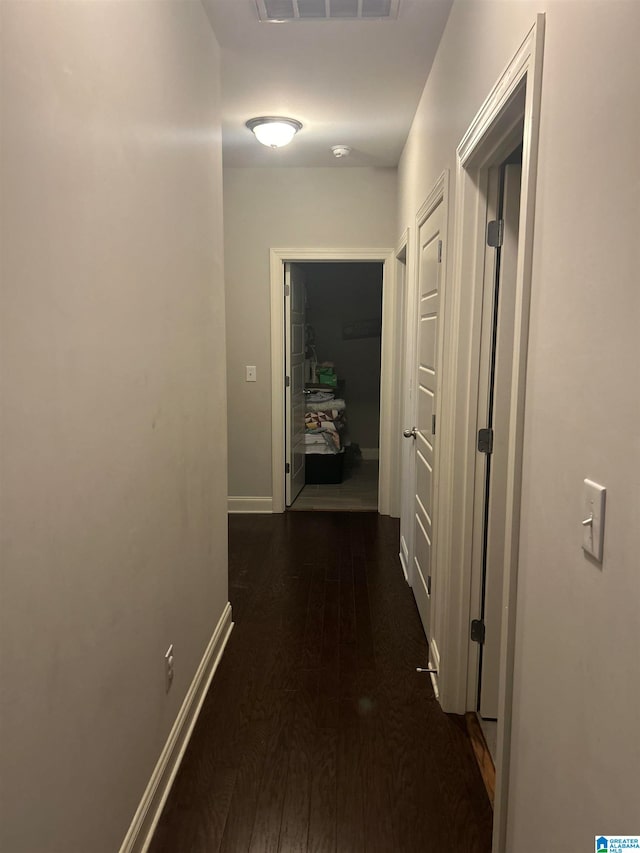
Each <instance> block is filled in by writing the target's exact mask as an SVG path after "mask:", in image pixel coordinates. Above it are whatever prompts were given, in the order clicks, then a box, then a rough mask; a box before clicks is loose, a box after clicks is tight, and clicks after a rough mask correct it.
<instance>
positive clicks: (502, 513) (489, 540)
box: [480, 164, 522, 719]
mask: <svg viewBox="0 0 640 853" xmlns="http://www.w3.org/2000/svg"><path fill="white" fill-rule="evenodd" d="M521 180H522V167H521V166H520V165H519V164H512V165H508V166H505V167H504V171H503V180H502V183H503V189H502V214H501V219H502V220H503V222H504V227H503V237H502V246H501V248H500V257H499V272H498V275H497V287H496V289H495V291H494V294H493V312H492V313H493V320H492V329H491V332H490V334H491V335H492V339H493V346H492V351H493V355H492V362H493V363H492V364H491V365H490V377H491V378H490V382H489V401H488V405H487V410H488V417H489V420H488V427H489V428H491V429H493V449H492V452H491V455H490V457H489V458H488V459H487V488H486V492H485V494H486V495H488V499H487V502H486V508H485V531H486V533H485V543H486V544H485V554H484V566H483V568H484V588H483V595H482V602H483V612H482V621H483V622H484V629H485V635H484V643H483V645H482V646H481V651H480V656H481V664H480V716H481V717H483V718H485V719H497V717H498V684H499V669H500V646H501V625H502V588H503V582H504V546H505V539H504V537H505V520H506V512H507V507H506V489H507V468H508V459H507V442H508V437H509V413H510V407H511V374H512V370H513V336H514V320H515V295H516V288H515V282H516V267H517V262H518V223H519V220H520V183H521Z"/></svg>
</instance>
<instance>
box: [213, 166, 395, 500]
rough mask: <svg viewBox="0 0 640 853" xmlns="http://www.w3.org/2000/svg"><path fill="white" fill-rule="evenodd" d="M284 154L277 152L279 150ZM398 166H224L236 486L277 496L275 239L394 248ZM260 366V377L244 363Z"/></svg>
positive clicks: (285, 243)
mask: <svg viewBox="0 0 640 853" xmlns="http://www.w3.org/2000/svg"><path fill="white" fill-rule="evenodd" d="M274 153H276V154H277V153H278V152H274ZM396 177H397V176H396V170H395V169H369V168H349V167H346V168H341V167H334V168H327V169H302V168H291V169H287V168H274V169H225V178H224V181H225V183H224V213H225V264H226V284H227V362H228V389H229V394H228V406H229V415H228V417H229V421H228V423H229V495H232V496H243V497H270V496H271V494H272V492H271V375H270V371H271V340H270V313H269V312H270V308H269V294H270V281H269V249H270V248H291V247H293V248H300V249H311V248H313V249H316V248H329V247H330V248H353V249H356V248H357V249H368V248H388V247H391V246H394V245H395V242H396V236H395V234H396V224H395V209H396ZM247 364H255V365H256V366H257V375H258V379H257V382H255V383H247V382H245V365H247Z"/></svg>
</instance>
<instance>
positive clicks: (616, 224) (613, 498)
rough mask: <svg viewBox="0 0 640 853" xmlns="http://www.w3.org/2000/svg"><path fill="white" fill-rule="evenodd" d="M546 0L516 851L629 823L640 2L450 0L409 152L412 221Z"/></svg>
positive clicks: (522, 577)
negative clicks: (591, 543) (597, 543)
mask: <svg viewBox="0 0 640 853" xmlns="http://www.w3.org/2000/svg"><path fill="white" fill-rule="evenodd" d="M539 11H546V13H547V17H546V40H545V53H544V75H543V95H542V122H541V129H540V155H539V169H538V189H537V210H536V225H535V227H536V233H535V250H534V265H533V296H532V313H531V329H530V344H529V361H528V376H527V400H526V431H525V451H524V484H523V500H522V530H521V553H520V574H519V603H518V620H519V631H518V640H517V649H516V684H515V707H514V732H513V752H512V774H511V785H510V812H509V831H508V841H507V849H508V851H509V853H533V851H537V850H540V849H541V845H542V847H543V848H544V850H545V853H567V851H574V850H575V851H577V850H586V849H591V847H590V845H593V837H594V835H595V834H601V833H605V834H607V833H620V834H623V833H632V832H634V833H637V832H638V823H637V820H638V786H637V774H638V766H639V764H640V739H639V738H638V734H637V722H638V707H640V669H639V666H638V648H637V647H638V636H640V607H639V606H638V604H639V602H640V571H639V570H638V565H639V557H638V553H639V552H640V541H639V525H638V517H639V501H638V498H639V476H638V471H639V461H640V460H639V456H638V450H639V446H640V442H639V428H638V424H639V423H640V410H639V409H640V406H639V397H638V364H639V363H640V360H639V356H640V351H639V346H638V327H639V324H640V310H639V305H638V269H640V253H639V248H638V247H639V245H640V243H639V241H638V234H639V233H640V195H639V193H638V187H639V186H640V162H639V158H638V137H639V135H640V112H639V110H638V104H639V103H640V59H639V54H638V50H637V33H638V31H639V29H640V4H638V3H637V2H635V0H629V2H624V0H623V1H622V2H596V0H589V2H574V3H566V2H563V0H547V1H546V2H543V0H540V2H538V3H535V4H533V3H528V2H518V3H515V2H513V3H505V2H489V0H482V2H458V3H456V4H454V7H453V10H452V13H451V16H450V19H449V22H448V25H447V28H446V31H445V34H444V38H443V41H442V44H441V47H440V51H439V53H438V56H437V58H436V61H435V63H434V66H433V69H432V72H431V75H430V78H429V81H428V83H427V85H426V87H425V91H424V93H423V97H422V100H421V103H420V106H419V109H418V112H417V115H416V118H415V121H414V124H413V128H412V131H411V133H410V136H409V139H408V142H407V146H406V148H405V152H404V154H403V158H402V161H401V165H400V169H399V183H400V192H399V225H398V232H401V231H402V230H403V229H404V228H405V227H406V226H407V225H411V224H413V221H414V217H415V213H416V210H417V209H418V207H419V205H420V203H421V202H422V200H423V199H424V197H425V196H426V195H427V193H428V192H429V190H430V189H431V187H432V185H433V184H434V182H435V180H436V178H437V177H438V175H439V174H440V173H441V172H442V170H443V168H445V167H448V168H449V169H451V170H452V178H455V172H454V166H455V148H456V146H457V144H458V142H459V141H460V139H461V137H462V135H463V133H464V131H465V130H466V128H467V127H468V125H469V123H470V122H471V120H472V118H473V116H474V115H475V113H476V112H477V110H478V109H479V107H480V105H481V103H482V101H483V100H484V97H485V96H486V95H487V94H488V92H489V91H490V89H491V87H492V85H493V83H494V82H495V80H496V79H497V78H498V76H499V74H500V73H501V71H502V69H503V68H504V66H505V65H506V64H507V62H508V61H509V59H510V58H511V57H512V56H513V54H514V53H515V51H516V49H517V47H518V45H519V44H520V42H521V41H522V39H523V38H524V36H525V34H526V32H527V31H528V30H529V29H530V27H531V26H532V24H533V22H534V17H535V13H536V12H539ZM453 183H455V180H454V181H453ZM451 190H452V195H453V193H454V190H455V187H454V186H453V185H452V187H451ZM452 208H453V205H452ZM453 212H454V211H453V210H451V214H452V215H453ZM450 233H451V232H450ZM449 269H451V265H450V266H449ZM444 426H445V428H446V425H444ZM585 477H589V478H591V479H594V480H596V481H598V482H600V483H602V484H603V485H605V486H606V487H607V488H608V504H607V529H606V536H605V558H604V563H603V565H602V566H598V565H596V564H594V563H593V562H591V561H590V560H589V559H587V558H586V557H585V556H584V554H583V552H582V550H581V547H580V545H581V526H580V521H581V515H580V513H581V485H582V480H583V479H584V478H585Z"/></svg>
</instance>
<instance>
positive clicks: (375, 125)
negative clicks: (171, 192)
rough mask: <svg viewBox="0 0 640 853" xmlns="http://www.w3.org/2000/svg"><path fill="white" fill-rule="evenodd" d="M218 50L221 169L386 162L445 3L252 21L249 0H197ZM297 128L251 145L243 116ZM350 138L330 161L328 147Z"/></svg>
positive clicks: (410, 108) (431, 0) (403, 131)
mask: <svg viewBox="0 0 640 853" xmlns="http://www.w3.org/2000/svg"><path fill="white" fill-rule="evenodd" d="M203 3H204V5H205V8H206V9H207V13H208V14H209V17H210V19H211V21H212V23H213V27H214V30H215V32H216V36H217V39H218V42H219V43H220V46H221V48H222V91H223V147H224V163H225V166H273V165H279V166H335V165H336V164H337V163H338V162H340V164H344V165H345V166H396V165H397V163H398V160H399V158H400V154H401V153H402V148H403V146H404V143H405V140H406V138H407V133H408V131H409V127H410V124H411V120H412V118H413V115H414V113H415V109H416V106H417V103H418V99H419V98H420V95H421V93H422V89H423V87H424V83H425V80H426V78H427V74H428V73H429V70H430V68H431V64H432V62H433V58H434V55H435V52H436V50H437V47H438V43H439V41H440V37H441V35H442V31H443V29H444V26H445V23H446V20H447V16H448V14H449V9H450V7H451V0H400V9H399V14H398V18H397V19H396V20H391V21H349V20H344V21H301V22H292V23H283V24H272V23H261V22H260V21H259V20H258V14H257V11H256V3H255V0H203ZM260 115H283V116H289V117H291V118H295V119H298V120H299V121H301V122H302V124H303V128H302V130H301V131H300V132H299V133H298V135H297V136H296V137H295V139H294V140H293V142H292V143H291V145H289V146H288V147H287V148H282V149H278V150H272V149H269V148H265V147H264V146H263V145H260V144H259V143H258V142H257V141H256V139H255V138H254V136H253V134H252V133H251V132H250V131H249V130H247V128H246V127H245V122H246V121H247V119H250V118H253V117H254V116H260ZM338 144H344V145H350V146H351V148H352V149H353V151H352V153H351V155H350V156H349V157H348V158H346V159H343V160H341V161H337V160H336V159H335V158H334V157H333V154H332V153H331V146H332V145H338Z"/></svg>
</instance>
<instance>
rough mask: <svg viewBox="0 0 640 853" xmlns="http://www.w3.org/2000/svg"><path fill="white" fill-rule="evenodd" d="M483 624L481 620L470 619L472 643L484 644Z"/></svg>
mask: <svg viewBox="0 0 640 853" xmlns="http://www.w3.org/2000/svg"><path fill="white" fill-rule="evenodd" d="M484 635H485V629H484V622H483V621H482V619H472V620H471V639H472V640H473V642H474V643H480V644H481V645H482V643H484Z"/></svg>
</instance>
